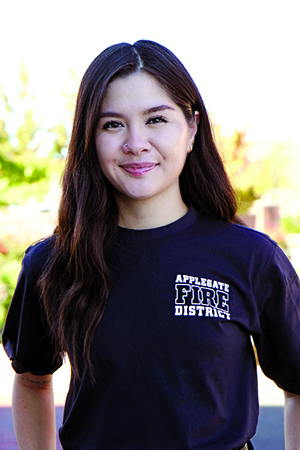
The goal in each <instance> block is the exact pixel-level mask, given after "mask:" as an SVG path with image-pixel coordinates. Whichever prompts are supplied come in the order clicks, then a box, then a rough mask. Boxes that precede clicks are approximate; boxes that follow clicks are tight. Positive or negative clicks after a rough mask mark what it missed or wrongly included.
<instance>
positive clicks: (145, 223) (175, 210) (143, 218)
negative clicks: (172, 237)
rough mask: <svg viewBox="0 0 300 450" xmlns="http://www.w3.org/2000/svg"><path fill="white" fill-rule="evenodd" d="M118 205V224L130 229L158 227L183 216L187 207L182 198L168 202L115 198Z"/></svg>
mask: <svg viewBox="0 0 300 450" xmlns="http://www.w3.org/2000/svg"><path fill="white" fill-rule="evenodd" d="M117 203H118V206H119V226H121V227H123V228H132V229H150V228H158V227H162V226H164V225H168V224H169V223H172V222H175V221H176V220H178V219H180V218H181V217H183V216H184V215H185V214H186V213H187V212H188V207H187V206H186V204H185V203H183V201H182V199H181V198H180V201H176V202H169V203H168V204H164V203H163V204H160V202H155V201H154V200H153V199H152V201H148V200H145V201H142V200H138V201H135V200H132V201H128V200H127V201H126V202H122V200H121V199H117Z"/></svg>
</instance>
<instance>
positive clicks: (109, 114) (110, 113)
mask: <svg viewBox="0 0 300 450" xmlns="http://www.w3.org/2000/svg"><path fill="white" fill-rule="evenodd" d="M102 117H118V118H120V117H122V114H120V113H117V112H113V111H104V112H102V113H100V116H99V118H100V119H102Z"/></svg>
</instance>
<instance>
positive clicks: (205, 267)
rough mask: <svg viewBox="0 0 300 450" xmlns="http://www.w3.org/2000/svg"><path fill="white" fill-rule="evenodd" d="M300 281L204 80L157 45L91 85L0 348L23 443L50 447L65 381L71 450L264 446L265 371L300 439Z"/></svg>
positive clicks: (100, 62) (120, 61)
mask: <svg viewBox="0 0 300 450" xmlns="http://www.w3.org/2000/svg"><path fill="white" fill-rule="evenodd" d="M299 308H300V288H299V280H298V277H297V275H296V273H295V271H294V269H293V268H292V266H291V265H290V263H289V261H288V259H287V258H286V257H285V255H284V254H283V253H282V251H281V250H280V249H279V248H278V246H277V245H276V243H274V242H273V241H271V240H270V239H269V238H268V237H267V236H265V235H262V234H260V233H258V232H256V231H253V230H250V229H247V228H245V227H243V226H242V225H241V224H240V223H239V220H238V219H237V217H236V203H235V197H234V193H233V190H232V187H231V185H230V182H229V180H228V178H227V175H226V173H225V170H224V167H223V164H222V161H221V158H220V156H219V153H218V151H217V149H216V146H215V143H214V139H213V135H212V130H211V126H210V122H209V119H208V115H207V112H206V110H205V107H204V104H203V101H202V99H201V97H200V94H199V92H198V90H197V88H196V86H195V84H194V82H193V81H192V79H191V77H190V76H189V74H188V73H187V71H186V70H185V68H184V67H183V65H182V64H181V63H180V61H178V59H177V58H176V57H175V56H174V55H173V54H172V53H171V52H170V51H169V50H167V49H166V48H164V47H162V46H160V45H159V44H156V43H154V42H150V41H138V42H137V43H135V44H134V45H129V44H118V45H115V46H112V47H110V48H108V49H107V50H105V51H104V52H103V53H101V54H100V55H99V56H98V57H97V58H96V59H95V60H94V61H93V62H92V64H91V65H90V67H89V68H88V70H87V72H86V74H85V75H84V77H83V80H82V83H81V86H80V90H79V94H78V100H77V106H76V113H75V119H74V127H73V132H72V137H71V142H70V148H69V154H68V158H67V163H66V169H65V174H64V178H63V192H62V199H61V203H60V210H59V218H58V225H57V227H56V229H55V230H54V233H53V236H51V237H49V238H46V239H45V240H43V241H42V242H40V243H38V244H36V245H34V246H33V247H30V248H29V249H28V250H27V253H26V255H25V258H24V260H23V267H22V271H21V274H20V278H19V281H18V284H17V287H16V291H15V295H14V298H13V300H12V304H11V308H10V311H9V313H8V317H7V321H6V326H5V331H4V335H3V343H4V347H5V350H6V352H7V354H8V356H9V357H10V358H11V360H12V365H13V367H14V369H15V371H16V372H17V375H16V379H15V387H14V395H13V414H14V422H15V428H16V435H17V439H18V443H19V446H20V449H42V450H47V449H51V450H53V449H54V448H55V420H54V406H53V395H52V388H51V376H52V375H51V374H52V373H53V372H54V371H55V370H56V369H57V368H58V367H59V366H60V365H61V355H62V354H63V353H64V352H66V353H67V354H68V356H69V358H70V362H71V366H72V378H71V383H70V389H69V393H68V397H67V400H66V405H65V411H64V420H63V425H62V427H61V429H60V440H61V443H62V447H63V448H64V449H66V450H70V449H72V450H75V449H76V450H84V449H89V450H94V449H95V450H96V449H97V450H98V449H105V450H125V449H126V450H154V449H156V450H183V449H185V450H200V449H215V450H233V449H241V448H243V449H246V448H252V444H251V443H250V442H249V440H250V439H251V438H252V437H253V435H254V434H255V430H256V425H257V418H258V398H257V378H256V363H255V358H254V353H253V348H252V344H251V339H250V338H251V336H252V337H253V340H254V342H255V345H256V349H257V353H258V358H259V361H260V364H261V367H262V370H263V371H264V372H265V374H266V375H267V376H268V377H270V378H272V379H273V380H274V381H275V382H276V383H277V384H278V385H279V386H280V387H282V389H284V390H285V391H286V392H288V393H287V394H286V397H287V402H286V410H287V413H286V448H287V449H289V450H295V449H296V448H299V446H300V436H299V435H300V402H299V398H300V397H299V395H300V337H299V319H300V317H299V312H300V310H299Z"/></svg>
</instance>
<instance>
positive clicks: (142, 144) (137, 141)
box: [122, 129, 151, 154]
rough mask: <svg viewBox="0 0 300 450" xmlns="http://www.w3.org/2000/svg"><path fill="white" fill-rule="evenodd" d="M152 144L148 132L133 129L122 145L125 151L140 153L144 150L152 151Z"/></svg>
mask: <svg viewBox="0 0 300 450" xmlns="http://www.w3.org/2000/svg"><path fill="white" fill-rule="evenodd" d="M150 149H151V144H150V142H149V139H148V136H147V133H145V132H143V131H142V130H139V129H135V130H131V131H130V132H129V133H128V135H127V138H126V140H125V142H124V144H123V146H122V150H123V152H124V153H133V154H139V153H141V152H144V151H150Z"/></svg>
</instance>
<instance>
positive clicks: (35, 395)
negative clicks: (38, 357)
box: [12, 372, 56, 450]
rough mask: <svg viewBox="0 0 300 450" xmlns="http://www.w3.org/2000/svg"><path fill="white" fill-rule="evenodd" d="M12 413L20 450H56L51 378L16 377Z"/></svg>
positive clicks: (19, 375) (21, 375) (27, 374)
mask: <svg viewBox="0 0 300 450" xmlns="http://www.w3.org/2000/svg"><path fill="white" fill-rule="evenodd" d="M12 412H13V421H14V427H15V433H16V438H17V442H18V446H19V449H20V450H55V449H56V424H55V406H54V396H53V386H52V375H44V376H36V375H32V374H31V373H29V372H27V373H23V374H16V375H15V382H14V389H13V402H12Z"/></svg>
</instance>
